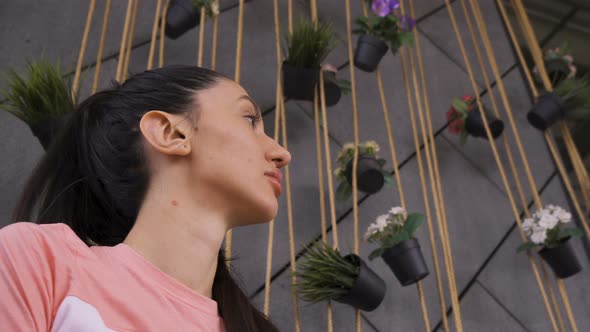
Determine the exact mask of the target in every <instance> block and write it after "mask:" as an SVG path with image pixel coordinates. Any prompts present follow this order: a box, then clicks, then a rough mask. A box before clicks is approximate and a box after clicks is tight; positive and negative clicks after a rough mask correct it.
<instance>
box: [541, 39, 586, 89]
mask: <svg viewBox="0 0 590 332" xmlns="http://www.w3.org/2000/svg"><path fill="white" fill-rule="evenodd" d="M544 61H545V69H546V70H547V75H548V76H549V80H551V84H552V85H553V86H555V85H557V84H559V83H560V82H561V81H563V80H565V79H568V78H574V77H576V72H577V68H576V66H575V65H574V57H573V56H572V55H571V53H570V48H569V45H568V43H567V42H566V43H563V45H561V46H560V47H557V48H552V49H549V50H547V51H545V54H544ZM533 74H534V75H535V80H536V81H537V83H538V84H539V85H542V84H543V81H542V79H541V76H540V74H539V70H538V68H537V67H536V66H535V67H534V68H533Z"/></svg>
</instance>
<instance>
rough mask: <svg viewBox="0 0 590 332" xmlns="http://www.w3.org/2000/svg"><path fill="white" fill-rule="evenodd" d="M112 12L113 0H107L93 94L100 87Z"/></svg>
mask: <svg viewBox="0 0 590 332" xmlns="http://www.w3.org/2000/svg"><path fill="white" fill-rule="evenodd" d="M110 12H111V0H107V1H106V3H105V7H104V16H103V18H102V31H101V32H100V42H99V44H98V52H97V53H96V66H95V67H94V80H93V81H92V94H94V93H95V92H96V90H97V89H98V79H99V77H100V69H101V66H102V54H103V52H104V42H105V40H106V35H107V27H108V24H109V15H110Z"/></svg>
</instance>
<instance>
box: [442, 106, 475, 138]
mask: <svg viewBox="0 0 590 332" xmlns="http://www.w3.org/2000/svg"><path fill="white" fill-rule="evenodd" d="M474 108H475V98H474V97H473V96H470V95H465V96H463V97H462V98H458V97H455V98H453V102H452V106H451V108H450V109H449V110H448V111H447V121H448V122H449V131H450V132H451V133H452V134H455V135H460V142H461V144H465V142H467V137H468V136H469V134H468V133H467V129H466V128H465V121H466V120H467V116H469V112H471V111H472V110H473V109H474Z"/></svg>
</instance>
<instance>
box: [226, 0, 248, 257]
mask: <svg viewBox="0 0 590 332" xmlns="http://www.w3.org/2000/svg"><path fill="white" fill-rule="evenodd" d="M243 30H244V0H240V1H239V10H238V38H237V44H236V67H235V73H234V81H235V82H236V83H238V84H240V66H241V64H242V34H243ZM232 234H233V233H232V230H231V229H230V230H229V231H227V235H226V236H225V255H226V257H227V259H228V260H229V259H230V258H231V246H232Z"/></svg>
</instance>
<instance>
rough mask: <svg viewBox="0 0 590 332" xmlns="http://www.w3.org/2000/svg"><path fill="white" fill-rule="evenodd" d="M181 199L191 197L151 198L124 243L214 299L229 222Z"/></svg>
mask: <svg viewBox="0 0 590 332" xmlns="http://www.w3.org/2000/svg"><path fill="white" fill-rule="evenodd" d="M180 197H190V196H186V195H179V194H175V195H163V194H161V195H153V194H151V195H150V194H148V197H146V199H145V200H144V203H143V205H142V207H141V209H140V211H139V214H138V216H137V220H136V222H135V225H134V226H133V228H132V229H131V231H130V232H129V235H128V236H127V238H126V239H125V241H124V243H125V244H126V245H128V246H130V247H131V248H133V249H134V250H136V251H137V252H138V253H140V254H141V255H142V256H144V257H145V258H146V259H147V260H148V261H150V262H151V263H152V264H154V265H155V266H157V267H158V268H159V269H160V270H162V271H163V272H164V273H166V274H168V275H170V276H171V277H173V278H175V279H176V280H178V281H180V282H181V283H183V284H184V285H186V286H187V287H189V288H191V289H193V290H194V291H196V292H198V293H199V294H202V295H204V296H207V297H209V298H211V296H212V289H213V280H214V277H215V272H216V270H217V258H218V253H219V248H220V246H221V244H222V242H223V238H224V236H225V233H226V231H227V226H226V222H225V220H224V218H223V216H221V215H220V214H216V213H214V212H213V211H210V210H208V209H206V208H203V207H196V206H194V204H192V203H193V201H191V202H189V201H187V200H182V199H181V198H180Z"/></svg>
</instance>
